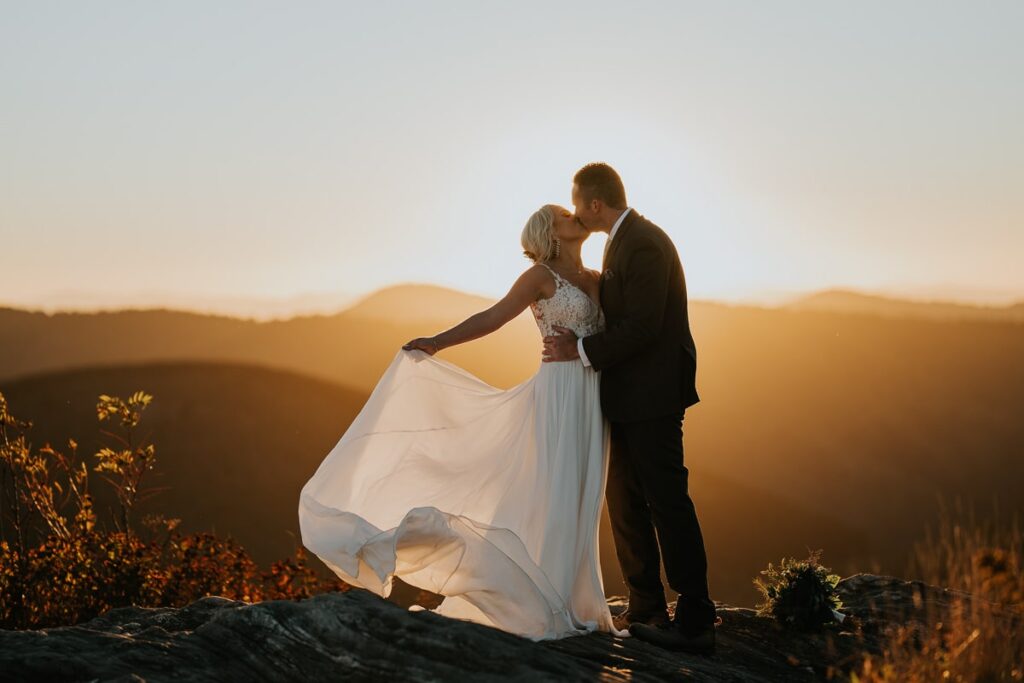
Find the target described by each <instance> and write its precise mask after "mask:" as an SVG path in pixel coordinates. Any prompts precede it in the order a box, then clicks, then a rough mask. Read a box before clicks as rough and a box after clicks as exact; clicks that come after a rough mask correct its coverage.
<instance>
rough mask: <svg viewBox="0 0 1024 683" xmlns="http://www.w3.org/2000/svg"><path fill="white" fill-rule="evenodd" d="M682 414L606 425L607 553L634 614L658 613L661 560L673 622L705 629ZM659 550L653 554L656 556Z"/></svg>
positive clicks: (703, 567)
mask: <svg viewBox="0 0 1024 683" xmlns="http://www.w3.org/2000/svg"><path fill="white" fill-rule="evenodd" d="M683 412H684V411H679V412H677V413H675V414H672V415H667V416H662V417H656V418H651V419H647V420H641V421H637V422H611V453H610V454H609V462H608V483H607V488H606V490H605V497H606V500H607V502H608V514H609V516H610V518H611V526H612V535H613V537H614V539H615V553H616V555H617V556H618V560H619V565H620V567H621V568H622V574H623V579H624V580H625V582H626V586H627V588H628V589H629V607H630V610H631V611H633V612H635V613H637V614H646V613H648V612H655V611H659V610H664V609H665V589H664V587H663V586H662V583H661V560H662V559H664V562H665V575H666V577H667V579H668V585H669V586H670V587H671V588H672V590H674V591H676V592H677V593H678V594H679V597H678V599H677V601H676V623H677V624H679V625H681V626H683V627H684V628H693V627H696V626H703V625H706V624H711V623H713V622H714V620H715V603H714V602H713V601H712V600H711V598H710V596H709V594H708V580H707V571H708V562H707V554H706V552H705V550H704V537H703V535H702V534H701V530H700V523H699V522H698V521H697V511H696V509H695V508H694V505H693V501H692V500H690V494H689V491H688V478H689V470H688V469H687V468H686V467H685V465H684V464H683ZM659 546H660V550H659Z"/></svg>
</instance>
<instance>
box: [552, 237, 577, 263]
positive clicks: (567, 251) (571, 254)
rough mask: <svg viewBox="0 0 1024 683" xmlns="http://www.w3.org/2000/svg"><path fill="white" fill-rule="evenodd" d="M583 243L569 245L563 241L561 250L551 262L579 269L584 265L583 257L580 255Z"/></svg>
mask: <svg viewBox="0 0 1024 683" xmlns="http://www.w3.org/2000/svg"><path fill="white" fill-rule="evenodd" d="M581 246H582V245H581V244H574V245H568V244H566V243H565V242H562V248H561V252H562V253H560V254H559V255H558V256H556V257H554V258H552V259H551V260H550V263H552V264H554V265H556V266H560V267H563V268H566V269H570V268H571V269H572V270H578V269H580V268H582V267H583V257H582V256H581V255H580V247H581Z"/></svg>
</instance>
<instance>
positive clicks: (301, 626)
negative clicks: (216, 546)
mask: <svg viewBox="0 0 1024 683" xmlns="http://www.w3.org/2000/svg"><path fill="white" fill-rule="evenodd" d="M838 589H839V590H840V594H841V595H842V599H843V602H844V612H845V613H846V614H848V615H849V617H848V618H847V619H846V620H844V622H843V624H842V625H837V626H833V627H831V628H829V629H826V630H824V631H822V632H815V633H802V632H794V631H788V630H785V629H784V628H783V627H781V626H780V625H779V624H778V623H777V622H776V621H774V620H773V619H770V618H766V617H759V616H757V615H756V613H755V611H754V610H752V609H748V608H744V607H731V606H729V605H724V604H720V605H719V609H718V613H719V616H721V617H722V620H723V623H722V624H721V625H720V626H719V627H718V631H717V641H718V646H717V652H716V653H715V654H714V655H712V656H699V655H688V654H680V653H673V652H668V651H665V650H661V649H659V648H657V647H654V646H651V645H648V644H646V643H643V642H640V641H638V640H636V639H633V638H628V639H615V638H612V637H610V636H609V635H607V634H603V633H598V634H591V635H588V636H578V637H571V638H565V639H561V640H555V641H545V642H541V643H533V642H531V641H529V640H525V639H522V638H519V637H516V636H514V635H511V634H508V633H505V632H502V631H499V630H496V629H492V628H487V627H484V626H480V625H478V624H472V623H469V622H464V621H457V620H452V619H447V618H445V617H441V616H438V615H436V614H433V613H432V612H429V611H409V610H406V609H403V608H401V607H399V606H398V605H396V604H393V603H391V602H389V601H387V600H383V599H381V598H379V597H377V596H375V595H373V594H370V593H368V592H366V591H362V590H352V591H348V592H345V593H328V594H323V595H318V596H316V597H313V598H310V599H308V600H302V601H298V602H292V601H270V602H262V603H256V604H249V603H245V602H236V601H232V600H226V599H223V598H217V597H208V598H204V599H202V600H198V601H196V602H194V603H192V604H191V605H188V606H187V607H183V608H180V609H172V608H162V609H144V608H136V607H126V608H120V609H114V610H111V611H109V612H107V613H106V614H104V615H102V616H100V617H97V618H96V619H93V620H91V621H89V622H86V623H82V624H79V625H77V626H70V627H63V628H52V629H45V630H39V631H0V679H2V680H33V681H34V680H61V681H96V680H99V681H142V680H145V681H170V680H194V681H218V682H223V681H246V682H250V681H303V682H307V681H316V680H346V681H361V680H367V681H370V680H373V681H379V680H412V681H459V680H473V681H488V680H495V681H497V680H502V681H506V680H521V681H541V680H552V681H595V680H602V681H665V680H687V681H690V680H692V681H772V682H774V681H781V680H785V681H816V680H828V679H829V677H830V676H835V675H837V674H839V673H841V672H845V671H848V670H849V669H850V668H852V667H854V666H856V665H857V664H859V662H860V661H861V660H862V658H863V653H864V652H865V651H867V652H878V651H879V650H880V647H881V644H882V643H881V639H882V637H883V636H882V631H883V627H884V626H885V625H886V624H889V623H894V622H899V623H904V622H906V621H907V620H909V619H915V618H921V619H925V618H928V619H931V618H935V614H937V613H941V612H942V610H944V609H947V608H948V606H949V603H950V601H951V599H952V598H953V597H954V594H953V593H952V592H951V591H948V590H945V589H942V588H938V587H934V586H929V585H926V584H922V583H919V582H912V581H903V580H901V579H897V578H893V577H886V576H875V575H869V574H857V575H855V576H851V577H848V578H846V579H844V580H843V581H841V582H840V583H839V586H838ZM611 604H612V607H613V611H614V610H617V609H620V608H621V604H620V603H619V602H618V601H612V603H611ZM1017 626H1018V627H1019V624H1018V625H1017Z"/></svg>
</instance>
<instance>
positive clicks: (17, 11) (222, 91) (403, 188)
mask: <svg viewBox="0 0 1024 683" xmlns="http://www.w3.org/2000/svg"><path fill="white" fill-rule="evenodd" d="M0 7H2V17H3V18H2V22H0V97H2V103H3V106H2V107H0V237H2V243H3V268H2V269H0V303H15V304H17V303H19V302H28V301H33V300H37V299H39V298H40V297H43V296H45V295H46V293H47V292H53V291H57V290H62V291H76V290H80V291H88V292H95V293H98V294H99V295H100V296H107V295H109V296H110V299H111V301H113V300H115V299H117V298H118V297H119V296H122V294H119V293H118V292H123V291H125V290H142V291H160V292H165V293H168V292H169V293H176V294H180V295H182V296H190V297H193V298H194V297H202V296H210V297H227V296H251V297H286V296H291V295H296V294H304V293H324V292H347V293H353V294H356V293H362V292H366V291H369V290H373V289H375V288H378V287H382V286H386V285H389V284H393V283H399V282H410V281H415V282H432V283H437V284H442V285H446V286H451V287H455V288H459V289H463V290H466V291H470V292H476V293H481V294H486V295H492V296H498V295H501V294H502V293H504V292H505V290H506V289H507V288H508V286H509V285H510V284H511V282H512V281H513V280H514V279H515V278H516V276H517V275H518V274H519V273H520V272H521V271H522V270H523V269H524V268H525V267H526V266H527V265H528V264H527V262H526V261H525V259H524V258H523V257H522V255H521V254H520V247H519V244H518V240H519V232H520V230H521V227H522V225H523V222H524V221H525V219H526V217H527V216H528V215H529V214H530V213H531V212H532V211H533V210H534V209H535V208H537V207H538V206H539V205H541V204H543V203H545V202H559V203H563V204H568V202H569V190H570V183H571V176H572V174H573V172H574V171H575V170H576V169H577V168H578V167H579V166H580V165H582V164H583V163H585V162H588V161H594V160H603V161H607V162H609V163H611V164H612V165H613V166H615V167H616V168H617V169H618V170H619V171H620V173H621V175H622V176H623V179H624V181H625V183H626V189H627V193H628V196H629V201H630V204H631V205H632V206H634V207H636V208H637V209H638V210H639V211H640V212H641V213H643V214H645V215H646V216H647V217H648V218H650V219H652V220H654V221H655V222H656V223H658V224H659V225H661V226H662V227H663V228H665V229H666V230H667V231H668V232H669V234H670V235H671V236H672V237H673V239H674V240H675V242H676V245H677V246H678V248H679V251H680V254H681V256H682V258H683V263H684V266H685V269H686V273H687V278H688V282H689V285H690V289H691V292H692V294H693V295H694V296H698V297H705V298H708V297H712V298H729V299H737V298H739V299H742V298H752V299H757V298H760V297H764V296H766V295H771V294H774V293H779V292H791V291H799V290H812V289H817V288H823V287H832V286H851V287H858V288H862V289H868V290H889V291H895V292H911V291H938V290H939V289H941V290H942V291H945V292H951V293H954V294H955V293H957V292H960V293H962V294H963V295H964V296H965V297H967V296H969V295H970V296H973V295H972V294H971V293H972V292H973V293H974V294H979V293H989V294H992V296H996V295H1000V296H1001V295H1018V296H1020V297H1021V298H1024V268H1022V267H1021V260H1022V258H1021V257H1022V255H1024V124H1022V121H1024V86H1022V84H1024V40H1022V39H1021V36H1022V29H1024V3H1022V2H983V3H969V2H961V3H947V2H920V3H908V2H859V3H843V4H840V3H832V2H828V3H822V2H809V1H808V2H799V3H795V2H771V3H764V2H758V3H753V2H751V3H712V2H707V3H685V2H661V3H655V2H634V3H621V2H617V3H606V2H587V3H571V2H560V3H553V2H516V3H497V2H484V1H481V0H477V1H475V2H417V3H414V2H381V3H369V2H360V3H340V2H332V3H313V2H293V3H284V2H275V3H267V2H226V1H218V2H212V3H211V2H164V3H157V2H102V3H83V2H63V3H50V2H35V1H33V2H2V3H0ZM603 239H604V238H603V236H595V237H594V238H593V239H591V240H590V241H589V243H588V244H587V246H586V249H585V255H586V257H587V260H588V261H589V263H590V264H592V265H595V266H596V265H597V264H598V262H599V260H600V253H601V248H602V245H603ZM986 295H987V294H986Z"/></svg>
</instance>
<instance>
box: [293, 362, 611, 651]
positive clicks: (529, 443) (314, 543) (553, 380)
mask: <svg viewBox="0 0 1024 683" xmlns="http://www.w3.org/2000/svg"><path fill="white" fill-rule="evenodd" d="M599 381H600V380H599V373H598V372H596V371H594V370H593V369H591V368H586V367H584V366H583V365H582V363H580V362H579V361H574V362H551V363H541V364H540V369H539V370H538V372H537V373H536V374H535V375H533V376H532V377H531V378H530V379H528V380H526V381H525V382H523V383H521V384H519V385H517V386H515V387H512V388H511V389H507V390H501V389H497V388H495V387H492V386H490V385H489V384H487V383H486V382H484V381H482V380H480V379H479V378H477V377H476V376H474V375H472V374H471V373H469V372H467V371H465V370H463V369H462V368H459V367H457V366H455V365H453V364H451V363H448V362H447V361H444V360H441V359H438V358H434V357H432V356H430V355H428V354H426V353H424V352H422V351H404V350H400V351H399V352H398V354H397V355H396V356H395V359H394V360H393V361H392V363H391V365H390V366H389V367H388V369H387V371H386V372H385V373H384V375H383V376H382V377H381V379H380V381H379V382H378V384H377V386H376V387H375V388H374V390H373V392H372V393H371V395H370V398H369V399H368V400H367V402H366V405H365V406H364V407H363V409H362V411H361V412H360V413H359V415H358V416H357V417H356V419H355V421H354V422H353V423H352V425H351V426H350V427H349V429H348V431H346V432H345V434H344V435H343V436H342V437H341V440H340V441H338V443H337V445H335V447H334V448H333V449H332V450H331V452H330V453H329V454H328V455H327V457H326V458H325V459H324V461H323V462H322V463H321V464H320V467H319V468H318V469H317V471H316V473H315V474H314V475H313V477H312V478H311V479H310V480H309V481H308V482H307V483H306V484H305V486H304V487H303V489H302V492H301V494H300V497H299V526H300V529H301V533H302V542H303V544H304V545H305V546H306V547H307V548H308V549H309V550H310V551H311V552H313V553H314V554H316V555H317V556H318V557H319V558H320V559H321V560H323V561H324V562H325V563H326V564H327V566H328V567H330V568H331V569H332V570H333V571H334V572H335V573H336V574H337V575H338V576H339V577H341V578H342V579H343V580H345V581H346V582H348V583H350V584H352V585H355V586H360V587H363V588H366V589H368V590H371V591H373V592H375V593H377V594H379V595H381V596H384V597H386V596H388V595H389V594H390V592H391V586H392V581H393V577H395V576H398V577H400V578H401V579H402V580H404V581H406V582H407V583H410V584H412V585H415V586H418V587H420V588H425V589H427V590H429V591H432V592H434V593H439V594H441V595H444V596H446V597H445V600H444V601H443V602H442V603H441V605H440V606H439V607H438V608H437V609H436V610H435V611H436V612H437V613H439V614H443V615H446V616H449V617H454V618H460V619H468V620H470V621H474V622H478V623H481V624H486V625H488V626H494V627H497V628H500V629H503V630H505V631H509V632H511V633H515V634H518V635H521V636H523V637H526V638H530V639H533V640H544V639H549V638H560V637H564V636H568V635H574V634H582V633H588V632H590V631H595V630H600V631H609V632H612V633H615V634H616V635H619V636H626V635H628V633H627V632H625V631H621V632H620V631H617V630H616V629H615V628H614V626H613V625H612V621H611V613H610V612H609V609H608V604H607V602H606V600H605V596H604V590H603V584H602V578H601V567H600V563H599V555H598V524H599V520H600V514H601V508H602V506H603V503H604V488H605V481H606V478H607V475H608V445H609V431H608V426H607V423H606V422H605V421H604V419H603V416H602V414H601V407H600V398H599Z"/></svg>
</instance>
